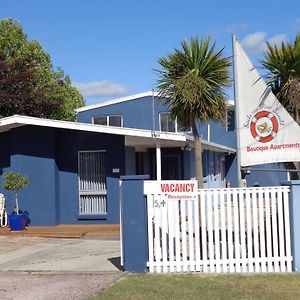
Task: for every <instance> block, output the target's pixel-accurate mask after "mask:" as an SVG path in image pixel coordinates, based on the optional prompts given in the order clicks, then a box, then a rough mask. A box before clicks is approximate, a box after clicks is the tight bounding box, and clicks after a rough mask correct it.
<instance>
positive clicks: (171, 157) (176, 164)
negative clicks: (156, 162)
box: [161, 154, 181, 180]
mask: <svg viewBox="0 0 300 300" xmlns="http://www.w3.org/2000/svg"><path fill="white" fill-rule="evenodd" d="M161 179H163V180H178V179H181V160H180V155H179V154H168V155H162V157H161Z"/></svg>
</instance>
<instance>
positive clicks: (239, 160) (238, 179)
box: [232, 35, 242, 187]
mask: <svg viewBox="0 0 300 300" xmlns="http://www.w3.org/2000/svg"><path fill="white" fill-rule="evenodd" d="M232 50H233V56H232V57H233V74H234V80H233V86H234V104H235V131H236V163H237V181H238V187H241V186H242V176H241V153H240V151H241V148H240V134H239V132H238V131H239V130H240V128H239V109H238V105H239V98H238V81H237V77H238V76H237V62H236V59H237V58H236V37H235V35H232Z"/></svg>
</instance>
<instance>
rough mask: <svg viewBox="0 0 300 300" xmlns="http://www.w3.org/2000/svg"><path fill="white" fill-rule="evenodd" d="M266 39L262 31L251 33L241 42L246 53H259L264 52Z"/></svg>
mask: <svg viewBox="0 0 300 300" xmlns="http://www.w3.org/2000/svg"><path fill="white" fill-rule="evenodd" d="M266 37H267V34H266V33H265V32H263V31H259V32H255V33H251V34H249V35H247V36H246V37H245V38H244V39H243V40H242V46H243V47H244V48H245V50H247V51H248V52H252V53H261V52H263V51H264V50H265V44H266Z"/></svg>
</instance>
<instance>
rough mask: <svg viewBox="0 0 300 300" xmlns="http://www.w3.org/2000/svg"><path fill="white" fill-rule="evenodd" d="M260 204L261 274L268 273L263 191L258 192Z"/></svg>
mask: <svg viewBox="0 0 300 300" xmlns="http://www.w3.org/2000/svg"><path fill="white" fill-rule="evenodd" d="M258 202H259V246H260V247H259V250H260V260H261V272H263V273H265V272H266V243H265V200H264V195H263V190H261V189H259V191H258Z"/></svg>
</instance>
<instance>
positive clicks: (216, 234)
mask: <svg viewBox="0 0 300 300" xmlns="http://www.w3.org/2000/svg"><path fill="white" fill-rule="evenodd" d="M219 196H220V193H219V191H218V190H215V191H214V192H213V199H214V200H213V205H214V209H213V210H214V214H213V218H214V242H215V260H216V273H220V272H221V265H220V262H221V258H220V236H219V220H220V216H219Z"/></svg>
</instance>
